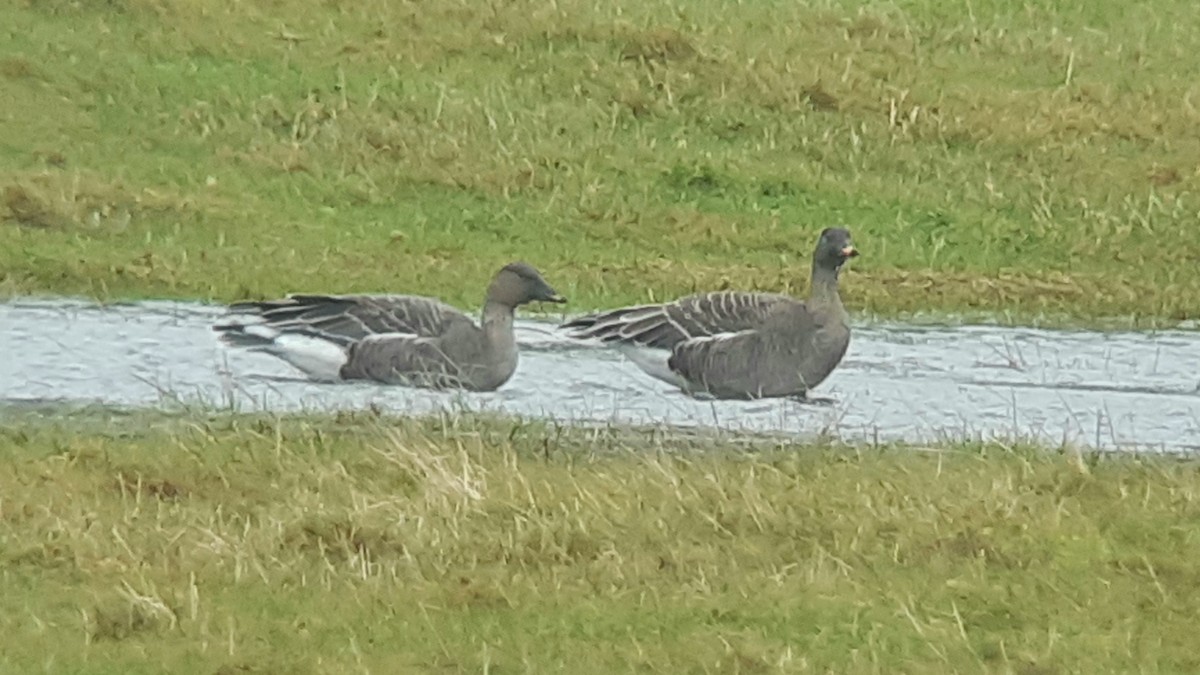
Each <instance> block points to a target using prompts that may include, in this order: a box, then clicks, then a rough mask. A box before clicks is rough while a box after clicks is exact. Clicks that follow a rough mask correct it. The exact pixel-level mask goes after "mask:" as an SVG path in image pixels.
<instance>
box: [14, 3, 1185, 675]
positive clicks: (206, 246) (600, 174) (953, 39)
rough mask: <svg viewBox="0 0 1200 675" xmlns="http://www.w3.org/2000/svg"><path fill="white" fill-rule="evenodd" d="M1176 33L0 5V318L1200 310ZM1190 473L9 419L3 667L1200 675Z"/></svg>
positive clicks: (850, 6) (225, 421) (919, 7)
mask: <svg viewBox="0 0 1200 675" xmlns="http://www.w3.org/2000/svg"><path fill="white" fill-rule="evenodd" d="M1196 72H1200V12H1197V11H1196V9H1195V6H1194V3H1193V2H1190V1H1189V2H1185V1H1184V0H1160V1H1158V2H1155V3H1153V4H1152V6H1149V5H1147V4H1146V3H1141V4H1139V3H1128V2H1116V0H1100V1H1097V2H1091V3H1068V2H1061V1H1054V0H1030V1H1027V2H1021V3H1015V2H1005V1H1001V0H973V1H972V2H951V1H950V0H919V1H918V2H909V3H866V2H854V1H848V2H842V3H833V2H820V1H817V2H811V3H805V2H785V1H783V0H760V1H758V2H746V3H741V2H736V3H735V2H720V1H717V0H694V1H692V2H688V3H682V2H681V3H672V4H668V3H651V2H644V1H641V0H638V1H634V0H595V1H593V2H583V1H581V0H537V1H536V2H535V1H532V0H513V1H510V2H500V1H498V0H478V1H476V0H421V1H419V2H418V1H415V0H413V1H402V0H393V1H390V2H388V1H384V0H356V1H339V0H325V1H324V2H308V1H304V2H302V1H301V0H266V1H264V2H246V1H235V0H188V1H186V2H170V1H168V0H106V1H102V0H95V1H86V0H80V1H71V0H14V1H12V2H6V3H0V91H2V96H0V296H13V295H24V294H40V293H53V294H72V295H84V296H91V297H95V298H99V299H102V300H110V299H126V298H145V297H170V298H186V299H203V300H218V301H228V300H234V299H240V298H247V297H262V296H276V295H279V294H282V293H286V292H291V291H328V292H352V291H391V292H415V293H421V294H430V295H438V296H441V297H443V298H445V299H446V300H448V301H450V302H452V303H454V304H456V305H459V306H462V307H473V306H476V305H477V304H478V303H479V301H480V299H481V296H482V289H483V286H484V284H485V283H486V281H487V279H488V277H490V276H491V274H492V273H493V272H494V271H495V269H496V268H498V267H499V266H500V265H502V264H503V263H505V262H508V261H509V260H512V259H515V258H523V259H526V260H529V261H530V262H532V263H534V264H535V265H537V266H538V267H540V268H541V269H542V270H543V271H544V272H545V274H546V276H547V278H548V279H549V280H550V281H551V282H552V283H553V284H554V285H555V286H556V287H557V288H558V289H559V290H560V291H562V292H563V293H564V294H566V295H568V296H569V297H570V298H571V300H572V304H571V306H570V308H571V310H572V311H578V310H582V309H588V308H594V307H603V306H613V305H617V304H622V303H628V302H635V301H642V300H646V299H664V298H668V297H671V296H674V295H678V294H682V293H686V292H690V291H693V290H707V289H719V288H727V287H735V288H745V289H769V290H782V291H789V292H796V293H803V292H804V291H805V287H806V285H807V275H808V259H809V254H810V250H811V246H812V244H813V242H814V240H815V237H816V235H817V233H818V232H819V231H820V230H821V229H822V228H823V227H825V226H827V225H833V224H841V225H846V226H848V227H850V228H851V229H852V231H853V232H854V234H855V239H856V243H857V245H858V247H859V249H860V250H861V251H862V252H863V256H862V257H860V258H858V259H856V260H855V261H854V262H853V263H852V264H851V268H850V270H849V272H848V273H846V274H845V275H844V276H843V279H844V289H845V292H844V295H845V298H846V301H847V304H848V305H850V307H851V309H852V310H853V311H855V312H856V313H874V314H878V315H884V316H888V315H891V316H895V315H901V314H908V313H913V312H930V313H933V314H935V315H944V314H946V313H956V314H976V313H979V314H982V315H986V316H988V317H991V318H999V319H1001V320H1012V321H1020V322H1027V321H1034V320H1039V321H1051V322H1057V321H1063V322H1096V321H1100V320H1103V319H1106V318H1112V317H1121V320H1122V321H1126V322H1133V323H1136V324H1139V325H1142V324H1168V323H1171V322H1174V321H1180V320H1187V319H1196V318H1200V265H1197V262H1198V261H1200V226H1197V220H1198V219H1200V200H1198V199H1197V196H1196V192H1197V188H1198V187H1200V135H1198V134H1197V133H1196V130H1197V129H1198V128H1200V112H1198V111H1197V106H1198V105H1200V84H1198V82H1200V80H1197V79H1196V78H1195V77H1192V76H1190V75H1188V74H1189V73H1196ZM1198 468H1200V465H1198V463H1197V462H1196V461H1183V460H1178V459H1165V458H1155V459H1151V458H1139V457H1131V456H1126V457H1122V458H1109V459H1103V460H1101V459H1098V458H1096V457H1081V456H1078V455H1075V456H1071V455H1060V454H1054V453H1051V452H1047V451H1044V450H1038V449H1032V448H1021V447H1003V446H1000V445H988V446H978V445H971V446H962V445H953V444H948V445H945V446H943V447H939V448H911V447H909V448H849V447H840V446H838V447H835V446H830V445H827V444H821V443H817V444H811V443H810V444H802V445H779V444H777V443H770V442H767V441H754V442H750V441H746V440H745V439H732V438H729V437H714V438H696V437H685V436H679V435H667V434H664V433H663V432H651V431H644V430H636V429H623V430H614V429H603V430H588V429H582V428H558V427H555V426H544V425H540V424H533V423H522V422H518V421H513V420H496V419H484V418H477V417H469V418H445V419H441V420H437V419H427V420H401V419H382V418H376V417H372V416H371V415H368V414H365V413H364V414H362V415H359V416H351V417H342V418H332V417H330V418H323V417H309V418H305V419H300V418H287V419H266V418H260V417H248V416H236V415H220V416H217V415H214V416H205V415H200V414H199V413H189V414H187V415H184V416H181V417H168V416H162V415H154V414H151V413H135V414H129V415H123V416H122V415H114V414H111V413H100V414H88V415H75V416H71V417H69V418H68V417H65V416H59V417H50V418H47V419H40V418H34V417H28V416H24V415H18V414H15V413H13V412H11V411H10V410H7V409H0V672H4V673H8V672H20V673H29V672H52V673H62V672H88V673H143V672H144V673H160V672H173V673H174V672H178V673H191V672H196V673H207V674H212V673H219V674H220V675H233V674H235V673H271V674H275V673H343V672H371V673H395V672H460V671H466V672H485V673H512V672H596V673H614V672H630V671H637V672H666V673H705V672H712V673H718V672H719V673H738V672H741V673H767V672H836V673H856V672H879V673H899V672H908V673H931V672H1006V673H1019V674H1021V675H1049V674H1051V673H1060V672H1088V673H1092V672H1146V673H1152V672H1172V673H1174V672H1196V671H1198V670H1200V656H1198V653H1197V651H1196V648H1195V646H1194V645H1195V633H1196V625H1197V622H1198V620H1200V564H1198V562H1197V561H1200V504H1198V502H1200V471H1198V470H1197V469H1198Z"/></svg>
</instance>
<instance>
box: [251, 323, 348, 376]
mask: <svg viewBox="0 0 1200 675" xmlns="http://www.w3.org/2000/svg"><path fill="white" fill-rule="evenodd" d="M242 332H244V333H246V334H247V335H252V336H254V337H257V338H261V339H262V340H263V345H262V346H261V347H255V348H254V349H255V351H262V352H266V353H268V354H270V355H272V356H275V357H278V358H280V359H282V360H284V361H287V362H288V363H290V364H291V365H293V366H295V367H296V368H298V369H300V370H302V371H304V374H305V375H308V377H309V378H311V379H314V380H319V381H323V382H334V381H337V380H340V379H341V373H342V366H344V365H346V358H347V354H346V350H345V348H343V347H342V346H341V345H339V344H337V343H336V342H332V341H330V340H325V339H322V338H319V337H316V336H315V335H304V334H299V333H289V332H286V331H279V330H276V329H274V328H270V327H268V326H265V325H255V324H248V325H245V326H243V327H242Z"/></svg>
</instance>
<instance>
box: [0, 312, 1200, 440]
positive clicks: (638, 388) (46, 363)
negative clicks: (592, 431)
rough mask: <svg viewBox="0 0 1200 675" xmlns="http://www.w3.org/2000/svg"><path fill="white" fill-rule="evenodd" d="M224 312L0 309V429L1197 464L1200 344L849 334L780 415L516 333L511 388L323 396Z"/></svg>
mask: <svg viewBox="0 0 1200 675" xmlns="http://www.w3.org/2000/svg"><path fill="white" fill-rule="evenodd" d="M221 312H222V310H221V309H220V308H218V307H211V306H205V305H197V304H186V303H169V302H150V303H138V304H124V305H109V306H103V307H101V306H97V305H94V304H90V303H85V302H78V301H42V300H38V301H32V300H25V301H15V302H10V303H6V304H0V415H2V414H3V412H2V410H3V408H4V407H7V408H8V409H10V410H11V409H13V407H14V406H24V405H30V404H37V405H44V404H47V403H64V404H88V403H99V404H104V405H114V406H135V407H142V406H162V405H165V404H174V403H179V402H183V403H198V404H203V405H216V406H232V407H235V408H236V409H238V410H243V411H255V410H280V411H284V410H330V409H345V408H364V407H367V406H372V405H373V406H377V407H379V408H382V409H384V410H390V411H396V412H404V411H410V412H430V411H436V410H444V409H453V410H477V411H494V412H503V413H509V414H516V415H522V416H539V417H541V416H544V417H553V418H556V419H560V420H564V421H586V422H593V423H595V422H601V423H609V422H611V423H633V424H645V423H650V424H656V425H672V426H683V427H708V428H716V429H721V430H726V431H755V432H766V433H786V434H796V435H801V436H806V435H814V434H821V433H824V434H828V435H833V436H837V437H841V438H844V439H847V440H857V441H862V440H867V441H876V440H878V441H889V440H904V441H909V442H915V443H922V442H931V441H939V440H953V439H964V438H986V439H993V438H1000V439H1008V440H1016V439H1021V440H1026V441H1034V442H1038V443H1042V444H1049V445H1059V444H1062V443H1070V444H1076V445H1084V446H1091V447H1097V448H1105V449H1113V448H1122V449H1130V448H1136V449H1141V450H1195V449H1200V332H1194V331H1160V332H1154V333H1143V332H1117V333H1098V332H1089V331H1049V330H1038V329H1028V328H1002V327H994V326H966V327H919V326H907V325H899V324H872V325H865V326H858V327H856V328H855V332H854V338H853V340H852V341H851V345H850V351H849V353H848V354H847V356H846V359H845V361H843V363H842V365H841V367H840V368H839V369H838V370H837V371H835V372H834V374H833V375H832V376H831V377H830V379H829V380H827V381H826V382H825V383H824V384H823V385H822V386H821V387H820V388H818V390H817V391H816V392H815V393H816V394H817V395H819V396H822V397H829V398H832V399H835V401H836V402H835V403H834V404H833V405H827V406H818V405H804V404H799V403H796V402H794V401H789V400H766V401H745V402H736V401H696V400H692V399H689V398H687V397H685V396H683V395H681V394H679V393H678V392H676V391H674V390H673V389H671V388H670V387H669V386H667V385H665V384H662V383H659V382H658V381H656V380H653V379H651V378H649V377H648V376H645V375H643V374H642V373H641V371H639V370H638V369H637V368H636V367H634V366H633V365H632V364H630V363H628V362H626V361H624V360H623V358H622V357H621V356H620V355H619V354H616V353H615V352H613V351H611V350H605V349H600V348H596V347H592V346H589V345H580V344H577V343H571V342H568V341H567V340H565V339H564V338H562V337H561V336H558V335H556V334H555V333H554V331H553V324H548V323H539V322H533V321H523V322H519V323H518V340H519V341H520V343H521V348H522V356H521V362H520V366H519V367H518V369H517V373H516V375H515V376H514V377H513V379H512V380H511V381H510V382H509V383H508V384H507V385H506V386H505V387H504V388H502V389H501V390H500V391H498V392H494V393H489V394H463V393H436V392H430V391H423V390H413V389H406V388H401V387H383V386H378V385H374V384H368V383H352V384H318V383H312V382H307V381H305V380H303V379H302V378H301V377H300V375H299V373H298V372H297V371H294V370H292V369H291V367H290V366H288V365H286V364H284V363H282V362H280V361H278V360H276V359H274V358H272V357H270V356H265V355H262V354H252V353H245V352H239V351H234V350H228V349H226V348H224V347H222V346H221V345H220V344H219V343H218V342H217V340H216V337H215V336H214V334H213V332H212V331H211V328H210V327H211V325H212V323H213V321H214V320H215V319H216V318H218V317H219V316H220V314H221Z"/></svg>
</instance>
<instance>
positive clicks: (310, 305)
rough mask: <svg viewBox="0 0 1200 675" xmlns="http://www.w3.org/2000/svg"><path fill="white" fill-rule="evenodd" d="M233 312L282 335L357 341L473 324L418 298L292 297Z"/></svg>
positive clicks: (251, 304)
mask: <svg viewBox="0 0 1200 675" xmlns="http://www.w3.org/2000/svg"><path fill="white" fill-rule="evenodd" d="M229 309H230V312H231V313H233V314H251V315H256V316H258V317H260V318H261V319H262V321H263V322H264V323H266V324H267V325H269V326H271V327H272V328H276V329H278V330H280V331H288V330H297V329H303V330H308V331H315V332H318V333H325V334H329V335H336V336H339V337H343V338H349V339H353V340H361V339H363V338H366V337H369V336H372V335H383V334H396V333H401V334H405V335H411V336H416V337H436V336H438V335H442V334H443V333H445V332H446V331H447V330H448V329H449V328H450V327H451V326H452V325H454V324H456V323H459V322H463V321H466V322H468V323H471V319H470V318H469V317H467V315H465V314H463V313H462V312H461V311H459V310H458V309H456V308H454V307H451V306H449V305H447V304H445V303H443V302H441V301H438V300H435V299H433V298H425V297H421V296H415V295H289V296H288V297H286V298H284V299H281V300H265V301H256V302H240V303H236V304H233V305H231V306H230V308H229Z"/></svg>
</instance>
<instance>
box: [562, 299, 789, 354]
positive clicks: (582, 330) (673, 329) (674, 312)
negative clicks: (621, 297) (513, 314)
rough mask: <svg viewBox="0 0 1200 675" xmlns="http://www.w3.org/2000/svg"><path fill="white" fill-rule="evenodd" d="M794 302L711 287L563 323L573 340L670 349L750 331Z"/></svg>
mask: <svg viewBox="0 0 1200 675" xmlns="http://www.w3.org/2000/svg"><path fill="white" fill-rule="evenodd" d="M795 302H796V301H795V300H793V299H792V298H790V297H788V296H786V295H780V294H776V293H749V292H739V291H716V292H712V293H697V294H695V295H688V296H685V297H682V298H679V299H678V300H675V301H673V302H668V303H663V304H659V305H638V306H634V307H623V308H621V309H614V310H611V311H608V312H600V313H596V314H589V315H586V316H581V317H578V318H576V319H573V320H571V321H568V322H566V323H564V324H562V326H561V328H563V329H565V330H567V331H568V335H570V336H571V337H574V338H580V339H588V338H594V339H598V340H600V341H602V342H607V343H614V342H615V343H621V344H628V345H638V346H642V347H651V348H658V349H671V348H673V347H674V346H675V345H678V344H680V343H682V342H685V341H687V340H692V339H696V338H707V337H713V336H718V335H725V334H731V333H738V332H739V331H745V330H752V329H754V328H757V327H759V326H762V325H764V324H765V323H766V322H767V321H769V320H770V318H771V316H772V314H773V313H774V312H775V311H776V309H777V308H778V307H780V306H781V305H782V304H787V303H795Z"/></svg>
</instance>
